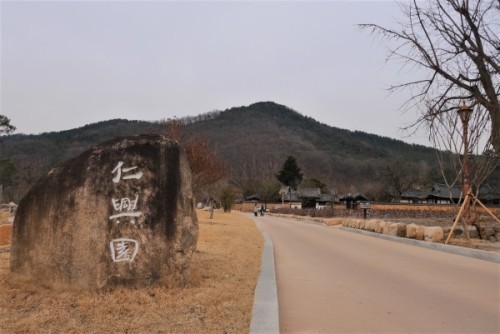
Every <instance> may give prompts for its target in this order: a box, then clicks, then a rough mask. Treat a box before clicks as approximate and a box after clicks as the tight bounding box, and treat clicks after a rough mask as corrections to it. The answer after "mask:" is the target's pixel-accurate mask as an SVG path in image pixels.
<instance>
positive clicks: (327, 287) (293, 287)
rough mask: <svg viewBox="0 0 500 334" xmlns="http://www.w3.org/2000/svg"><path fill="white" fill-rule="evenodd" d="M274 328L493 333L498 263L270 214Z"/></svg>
mask: <svg viewBox="0 0 500 334" xmlns="http://www.w3.org/2000/svg"><path fill="white" fill-rule="evenodd" d="M255 220H257V221H258V222H259V223H260V225H261V227H262V228H263V230H264V231H266V232H267V233H268V235H269V236H270V238H271V239H272V242H273V244H274V256H275V264H276V279H277V290H278V303H279V328H280V330H281V332H282V333H353V332H356V333H395V332H397V333H450V332H451V333H500V264H498V263H494V262H489V261H484V260H479V259H475V258H470V257H465V256H460V255H455V254H450V253H445V252H440V251H436V250H433V249H427V248H422V247H416V246H414V245H409V244H404V243H398V242H393V241H388V240H384V239H379V238H373V237H370V236H366V235H363V234H357V233H351V232H347V231H344V230H341V229H338V228H333V227H327V226H324V225H320V224H308V223H304V222H296V221H293V220H287V219H283V218H276V217H271V216H264V217H258V218H256V219H255Z"/></svg>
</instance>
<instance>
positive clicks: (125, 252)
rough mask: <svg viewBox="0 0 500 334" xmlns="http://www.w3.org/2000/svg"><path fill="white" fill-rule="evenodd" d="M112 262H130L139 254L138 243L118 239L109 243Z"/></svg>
mask: <svg viewBox="0 0 500 334" xmlns="http://www.w3.org/2000/svg"><path fill="white" fill-rule="evenodd" d="M109 248H110V249H111V258H112V259H113V262H123V261H127V262H132V261H134V258H135V256H136V255H137V253H138V252H139V242H137V241H136V240H133V239H126V238H119V239H114V240H111V242H110V243H109Z"/></svg>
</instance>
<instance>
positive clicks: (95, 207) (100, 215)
mask: <svg viewBox="0 0 500 334" xmlns="http://www.w3.org/2000/svg"><path fill="white" fill-rule="evenodd" d="M197 238H198V223H197V218H196V213H195V211H194V203H193V197H192V192H191V174H190V169H189V165H188V162H187V159H186V156H185V154H184V153H183V151H182V150H181V149H180V148H179V146H178V144H176V143H174V142H171V141H165V140H162V139H161V138H160V137H159V136H137V137H129V138H121V139H115V140H113V141H110V142H107V143H104V144H101V145H98V146H96V147H94V148H92V149H90V150H88V151H86V152H84V153H82V154H81V155H80V156H78V157H76V158H74V159H71V160H68V161H66V162H64V163H63V164H61V165H59V166H58V167H56V168H54V169H52V170H51V171H50V172H49V174H48V175H47V176H46V177H44V178H43V179H41V180H40V181H39V182H38V183H37V184H36V185H35V186H34V187H33V188H32V189H31V191H30V192H29V193H28V194H27V195H26V196H25V197H24V198H23V199H22V200H21V202H20V204H19V208H18V211H17V214H16V218H15V221H14V226H13V240H12V249H11V270H12V271H13V272H14V273H17V274H19V275H23V276H26V277H28V278H31V279H32V280H33V281H35V282H36V283H38V284H39V285H41V286H46V287H50V288H53V289H72V290H75V289H76V290H94V289H99V288H102V287H105V286H108V285H113V284H123V285H129V286H142V285H147V284H151V283H153V282H157V283H159V284H162V285H178V284H180V285H182V284H184V283H185V282H186V280H188V278H189V264H190V261H191V255H192V253H193V251H194V250H195V247H196V242H197Z"/></svg>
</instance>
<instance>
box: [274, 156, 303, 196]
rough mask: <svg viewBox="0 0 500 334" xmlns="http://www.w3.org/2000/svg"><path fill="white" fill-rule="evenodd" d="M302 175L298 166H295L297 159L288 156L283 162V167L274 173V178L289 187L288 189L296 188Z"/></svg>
mask: <svg viewBox="0 0 500 334" xmlns="http://www.w3.org/2000/svg"><path fill="white" fill-rule="evenodd" d="M302 176H303V174H302V171H301V170H300V168H299V166H297V161H296V160H295V158H294V157H292V156H289V157H288V158H287V159H286V161H285V163H284V164H283V168H282V169H281V170H280V172H279V173H278V174H277V175H276V178H277V179H278V181H280V182H281V183H282V184H284V185H285V186H287V187H290V189H293V190H297V186H298V185H299V183H300V182H301V181H302Z"/></svg>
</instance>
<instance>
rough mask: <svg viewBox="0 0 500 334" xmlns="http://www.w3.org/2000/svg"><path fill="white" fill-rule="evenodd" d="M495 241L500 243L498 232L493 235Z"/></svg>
mask: <svg viewBox="0 0 500 334" xmlns="http://www.w3.org/2000/svg"><path fill="white" fill-rule="evenodd" d="M495 239H496V240H497V241H500V232H496V233H495Z"/></svg>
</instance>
